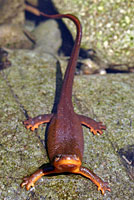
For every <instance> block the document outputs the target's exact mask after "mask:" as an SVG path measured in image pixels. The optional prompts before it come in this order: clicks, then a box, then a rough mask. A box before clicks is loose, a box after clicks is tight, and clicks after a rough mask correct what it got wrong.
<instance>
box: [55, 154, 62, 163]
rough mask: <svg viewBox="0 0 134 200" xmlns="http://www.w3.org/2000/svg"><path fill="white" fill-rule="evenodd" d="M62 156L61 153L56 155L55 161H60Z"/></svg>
mask: <svg viewBox="0 0 134 200" xmlns="http://www.w3.org/2000/svg"><path fill="white" fill-rule="evenodd" d="M61 158H62V155H60V154H59V155H57V156H55V158H54V161H55V162H58V161H59V160H60V159H61Z"/></svg>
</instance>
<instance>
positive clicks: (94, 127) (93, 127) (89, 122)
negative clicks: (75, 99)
mask: <svg viewBox="0 0 134 200" xmlns="http://www.w3.org/2000/svg"><path fill="white" fill-rule="evenodd" d="M78 116H79V119H80V122H81V124H82V125H85V126H86V127H88V128H90V131H91V132H92V133H93V134H94V135H96V134H97V132H98V133H99V134H100V135H101V134H102V133H103V131H102V130H106V126H105V125H103V124H102V122H96V121H95V120H93V119H91V118H89V117H86V116H83V115H78Z"/></svg>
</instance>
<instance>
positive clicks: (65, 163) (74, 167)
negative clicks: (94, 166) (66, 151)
mask: <svg viewBox="0 0 134 200" xmlns="http://www.w3.org/2000/svg"><path fill="white" fill-rule="evenodd" d="M53 165H54V167H55V168H56V169H57V171H59V173H61V172H71V173H75V172H77V171H79V168H80V166H81V160H80V159H79V157H77V156H76V155H57V156H56V157H55V159H54V161H53Z"/></svg>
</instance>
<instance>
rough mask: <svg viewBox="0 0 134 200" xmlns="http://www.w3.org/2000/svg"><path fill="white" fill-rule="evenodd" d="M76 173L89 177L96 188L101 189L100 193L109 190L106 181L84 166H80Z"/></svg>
mask: <svg viewBox="0 0 134 200" xmlns="http://www.w3.org/2000/svg"><path fill="white" fill-rule="evenodd" d="M77 173H78V174H81V175H82V176H85V177H87V178H89V179H90V180H91V181H92V182H93V183H95V184H96V185H97V186H98V190H101V192H102V194H104V193H105V191H109V192H110V191H111V189H110V187H109V186H108V183H107V182H104V181H103V180H102V179H101V178H100V177H98V176H97V175H96V174H94V173H93V172H92V171H91V170H89V169H87V168H86V167H80V170H79V171H78V172H77Z"/></svg>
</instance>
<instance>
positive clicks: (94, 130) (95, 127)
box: [90, 121, 106, 135]
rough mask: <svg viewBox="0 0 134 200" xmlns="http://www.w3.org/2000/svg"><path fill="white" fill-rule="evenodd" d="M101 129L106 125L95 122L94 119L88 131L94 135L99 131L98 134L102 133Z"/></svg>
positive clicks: (104, 128)
mask: <svg viewBox="0 0 134 200" xmlns="http://www.w3.org/2000/svg"><path fill="white" fill-rule="evenodd" d="M102 130H106V126H105V125H103V124H102V122H96V121H94V124H92V127H91V128H90V131H91V132H92V133H93V134H94V135H96V134H97V133H99V134H100V135H102V133H103V131H102Z"/></svg>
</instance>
